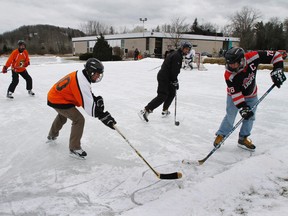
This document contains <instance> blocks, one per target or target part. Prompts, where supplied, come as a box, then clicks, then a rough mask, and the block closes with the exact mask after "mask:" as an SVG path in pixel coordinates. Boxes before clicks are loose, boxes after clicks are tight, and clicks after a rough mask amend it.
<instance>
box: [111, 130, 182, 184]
mask: <svg viewBox="0 0 288 216" xmlns="http://www.w3.org/2000/svg"><path fill="white" fill-rule="evenodd" d="M113 127H114V128H115V130H116V131H117V132H118V133H119V134H120V135H121V136H122V138H123V139H124V140H125V141H126V142H127V143H128V145H129V146H130V147H131V148H132V149H133V150H134V151H135V153H136V154H137V155H138V156H139V157H140V158H141V159H142V160H143V161H144V162H145V164H146V165H147V166H148V167H149V168H150V169H151V170H152V172H153V173H154V174H155V175H156V176H157V177H158V178H159V179H166V180H173V179H180V178H182V173H180V172H174V173H168V174H161V173H158V172H157V171H156V170H155V169H154V168H153V167H152V166H151V165H150V164H149V163H148V162H147V161H146V160H145V158H144V157H143V156H142V155H141V154H140V152H138V151H137V149H136V148H134V146H133V145H132V144H131V143H130V142H129V140H128V139H127V138H126V137H125V136H124V135H123V134H122V133H121V132H120V130H119V129H118V128H117V127H116V125H114V126H113Z"/></svg>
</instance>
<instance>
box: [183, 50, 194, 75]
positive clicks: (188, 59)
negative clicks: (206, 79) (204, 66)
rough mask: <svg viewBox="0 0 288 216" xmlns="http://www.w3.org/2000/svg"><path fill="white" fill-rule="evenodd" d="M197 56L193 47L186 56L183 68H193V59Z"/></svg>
mask: <svg viewBox="0 0 288 216" xmlns="http://www.w3.org/2000/svg"><path fill="white" fill-rule="evenodd" d="M194 56H195V50H194V49H191V51H190V52H189V53H188V54H187V55H186V56H185V59H184V66H183V69H187V68H188V69H190V70H193V61H194Z"/></svg>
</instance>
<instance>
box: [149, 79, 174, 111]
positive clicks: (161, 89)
mask: <svg viewBox="0 0 288 216" xmlns="http://www.w3.org/2000/svg"><path fill="white" fill-rule="evenodd" d="M175 94H176V89H175V87H174V86H173V85H172V84H171V83H170V81H166V80H158V89H157V96H156V97H155V98H154V99H153V100H151V101H150V103H148V105H147V106H146V107H145V109H146V110H147V111H151V112H152V111H153V110H154V109H156V108H157V107H158V106H160V105H161V104H162V103H164V104H163V110H168V108H169V106H170V105H171V103H172V101H173V99H174V97H175Z"/></svg>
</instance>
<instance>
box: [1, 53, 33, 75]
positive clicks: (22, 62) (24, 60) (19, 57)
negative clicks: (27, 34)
mask: <svg viewBox="0 0 288 216" xmlns="http://www.w3.org/2000/svg"><path fill="white" fill-rule="evenodd" d="M29 64H30V59H29V55H28V52H27V50H24V51H23V52H22V53H20V52H19V50H18V49H15V50H13V52H12V53H11V55H10V56H9V58H8V60H7V62H6V64H5V66H6V67H7V68H9V67H10V66H11V68H12V70H13V71H15V72H19V73H21V72H23V71H25V70H26V67H27V66H28V65H29Z"/></svg>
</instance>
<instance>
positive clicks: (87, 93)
mask: <svg viewBox="0 0 288 216" xmlns="http://www.w3.org/2000/svg"><path fill="white" fill-rule="evenodd" d="M77 80H78V87H79V90H80V92H81V96H82V101H83V105H82V106H83V108H84V110H85V112H86V113H87V114H88V115H90V116H92V117H96V104H95V102H94V98H93V95H92V91H91V84H90V83H89V82H88V80H87V79H86V77H85V76H84V75H83V73H82V71H79V72H77Z"/></svg>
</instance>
